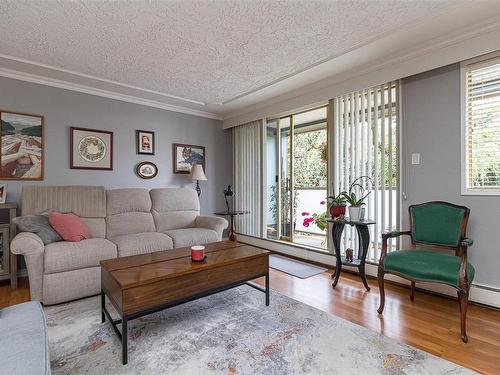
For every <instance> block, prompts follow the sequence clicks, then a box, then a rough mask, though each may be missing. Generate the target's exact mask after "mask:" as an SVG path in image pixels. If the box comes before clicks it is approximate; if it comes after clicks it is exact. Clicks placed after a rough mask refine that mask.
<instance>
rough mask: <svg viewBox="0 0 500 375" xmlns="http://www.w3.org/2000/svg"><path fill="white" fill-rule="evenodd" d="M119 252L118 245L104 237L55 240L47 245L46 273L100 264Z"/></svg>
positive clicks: (45, 252)
mask: <svg viewBox="0 0 500 375" xmlns="http://www.w3.org/2000/svg"><path fill="white" fill-rule="evenodd" d="M117 254H118V253H117V250H116V245H115V244H114V243H112V242H111V241H108V240H106V239H104V238H90V239H88V240H83V241H80V242H67V241H63V242H54V243H51V244H49V245H47V246H45V251H44V268H45V273H55V272H63V271H71V270H76V269H80V268H87V267H95V266H99V264H100V263H99V262H100V261H101V260H105V259H111V258H116V257H117Z"/></svg>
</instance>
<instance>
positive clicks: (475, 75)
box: [462, 55, 500, 195]
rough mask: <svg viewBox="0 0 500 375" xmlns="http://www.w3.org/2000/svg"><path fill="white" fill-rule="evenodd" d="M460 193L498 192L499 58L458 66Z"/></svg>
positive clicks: (499, 172)
mask: <svg viewBox="0 0 500 375" xmlns="http://www.w3.org/2000/svg"><path fill="white" fill-rule="evenodd" d="M462 95H463V100H462V194H478V195H479V194H485V195H487V194H495V195H500V57H498V55H497V56H496V57H490V58H488V59H484V58H483V59H482V61H477V60H476V61H472V62H467V63H464V64H463V65H462Z"/></svg>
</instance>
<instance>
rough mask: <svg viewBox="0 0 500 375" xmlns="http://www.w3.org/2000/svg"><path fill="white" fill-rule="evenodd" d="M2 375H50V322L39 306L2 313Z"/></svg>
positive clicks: (31, 304) (12, 308)
mask: <svg viewBox="0 0 500 375" xmlns="http://www.w3.org/2000/svg"><path fill="white" fill-rule="evenodd" d="M0 332H2V342H3V345H2V350H0V374H33V375H38V374H39V375H48V374H50V361H49V347H48V343H47V333H46V322H45V315H44V313H43V310H42V306H41V305H40V303H39V302H25V303H21V304H18V305H14V306H10V307H6V308H4V309H2V310H0Z"/></svg>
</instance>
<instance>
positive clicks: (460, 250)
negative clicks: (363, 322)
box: [377, 201, 475, 343]
mask: <svg viewBox="0 0 500 375" xmlns="http://www.w3.org/2000/svg"><path fill="white" fill-rule="evenodd" d="M469 214H470V210H469V209H468V208H467V207H464V206H457V205H455V204H451V203H448V202H441V201H434V202H427V203H423V204H418V205H412V206H410V207H409V216H410V227H411V230H409V231H402V232H398V231H395V232H390V233H384V234H382V253H381V255H380V261H379V264H378V284H379V289H380V306H379V308H378V310H377V311H378V313H379V314H382V312H383V310H384V304H385V292H384V275H385V274H388V273H389V274H394V275H397V276H400V277H402V278H405V279H407V280H410V281H411V292H410V299H411V300H412V301H413V300H414V298H415V282H417V281H425V282H434V283H439V284H446V285H449V286H451V287H453V288H455V289H456V290H457V297H458V302H459V307H460V330H461V337H462V341H463V342H465V343H466V342H468V337H467V333H466V315H467V307H468V303H469V290H470V285H471V283H472V279H473V278H474V273H475V270H474V267H473V266H472V265H471V264H470V263H469V262H468V261H467V248H468V247H469V246H471V245H472V244H473V241H472V240H471V239H469V238H467V237H466V230H467V223H468V220H469ZM402 235H406V236H410V238H411V249H408V250H397V251H392V252H390V253H387V242H388V239H389V238H394V237H399V236H402ZM418 245H420V246H423V247H425V249H419V248H417V247H418ZM429 247H433V248H436V249H438V248H440V249H449V250H454V251H455V255H452V254H446V253H443V252H437V251H432V250H431V249H429ZM422 265H425V267H418V266H422ZM424 268H425V269H424Z"/></svg>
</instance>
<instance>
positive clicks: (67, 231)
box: [49, 211, 90, 242]
mask: <svg viewBox="0 0 500 375" xmlns="http://www.w3.org/2000/svg"><path fill="white" fill-rule="evenodd" d="M49 223H50V225H51V226H52V228H54V230H55V231H56V232H57V233H58V234H59V235H60V236H61V237H62V238H63V240H64V241H71V242H80V241H81V240H86V239H87V238H90V233H89V228H87V226H86V225H85V223H84V222H83V220H82V219H80V218H79V217H78V216H76V215H75V214H73V213H69V214H62V213H60V212H55V211H52V212H51V213H50V214H49Z"/></svg>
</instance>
